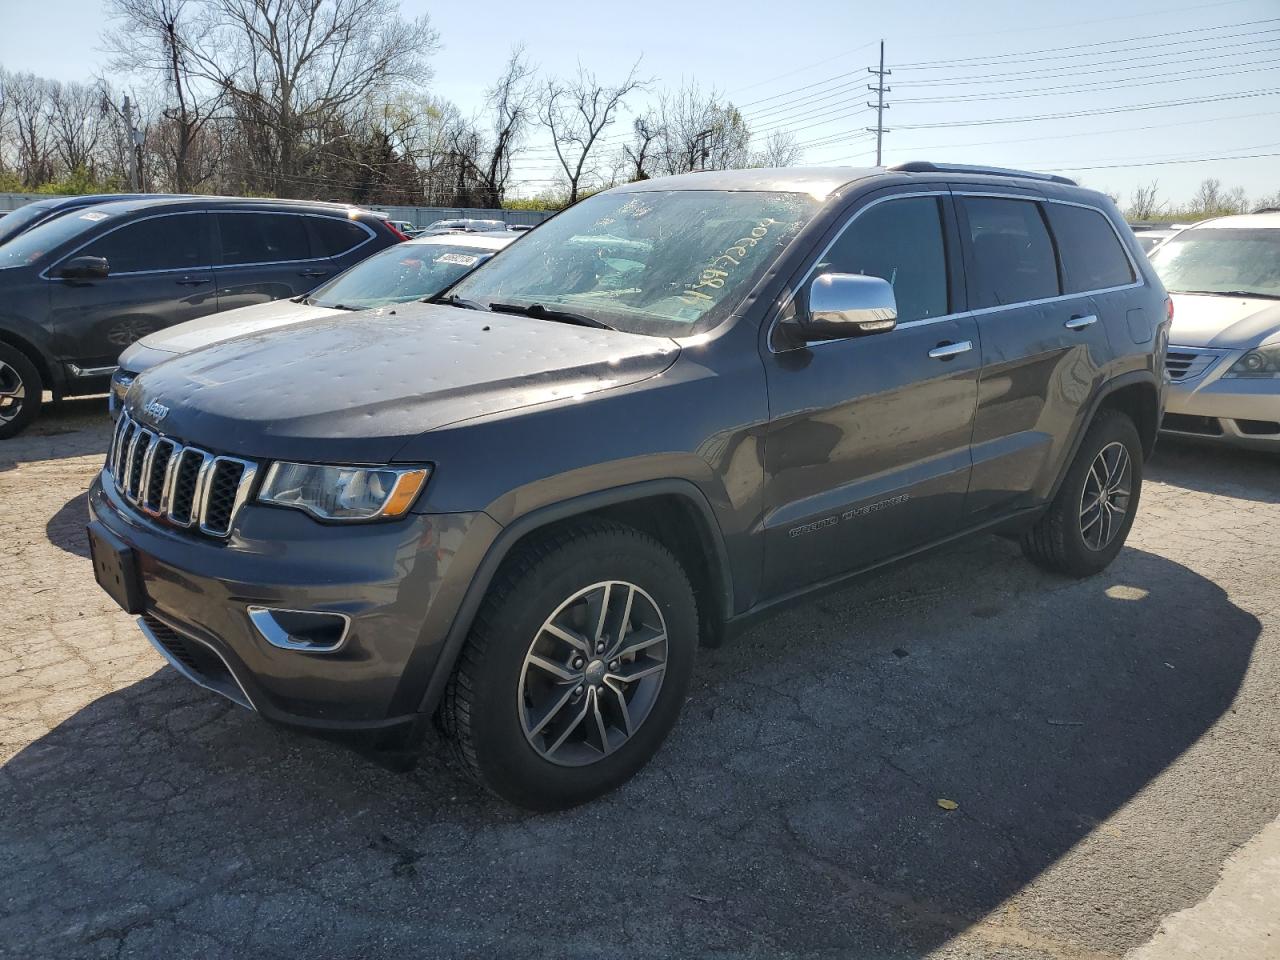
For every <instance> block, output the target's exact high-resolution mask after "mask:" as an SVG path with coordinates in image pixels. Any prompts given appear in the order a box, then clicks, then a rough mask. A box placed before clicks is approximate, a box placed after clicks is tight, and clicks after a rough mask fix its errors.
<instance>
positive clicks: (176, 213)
mask: <svg viewBox="0 0 1280 960" xmlns="http://www.w3.org/2000/svg"><path fill="white" fill-rule="evenodd" d="M204 212H205V211H203V210H162V211H160V212H159V213H153V214H150V215H148V216H145V217H138V218H137V219H136V220H125V221H123V222H122V223H117V224H115V225H114V226H113V227H112V228H111V229H110V230H104V231H103V232H102V233H100V234H98V235H97V236H96V237H94V238H93V239H92V240H86V241H85V242H84V243H82V244H80V246H78V247H76V248H75V249H74V250H72V251H70V252H68V253H67V254H65V255H64V256H62V257H59V258H58V260H56V261H55V262H54V263H51V264H49V266H47V267H45V268H44V269H43V270H41V271H40V274H39V276H40V279H41V280H53V281H61V280H62V278H61V277H51V276H49V271H50V270H53V269H54V268H55V267H60V266H62V265H63V264H64V263H66V262H67V261H68V260H70V259H71V258H72V257H74V256H75V255H76V254H77V253H79V252H80V251H81V250H83V249H84V248H85V247H87V246H89V245H90V244H91V243H97V242H98V241H99V240H101V239H102V238H103V237H109V236H111V234H113V233H115V232H116V231H117V230H123V229H124V228H125V227H132V226H133V225H134V224H137V223H144V222H146V221H147V220H159V219H160V218H161V217H191V216H198V215H201V214H203V213H204ZM109 263H110V262H109V261H108V265H109ZM212 269H213V265H212V264H204V265H201V264H196V265H193V266H189V267H161V268H159V269H156V270H124V271H121V272H119V273H109V274H107V276H106V277H105V279H107V280H110V279H111V278H112V277H142V276H147V275H148V274H156V273H187V272H190V271H192V270H212Z"/></svg>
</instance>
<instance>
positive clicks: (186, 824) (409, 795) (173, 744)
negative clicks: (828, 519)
mask: <svg viewBox="0 0 1280 960" xmlns="http://www.w3.org/2000/svg"><path fill="white" fill-rule="evenodd" d="M1016 553H1017V551H1016V548H1015V547H1013V546H1012V545H1010V544H1008V543H1006V542H1004V541H1000V540H995V539H990V538H987V539H982V540H977V541H973V542H970V543H967V544H963V545H960V546H958V547H956V548H953V549H951V550H949V551H945V552H942V553H939V554H937V555H935V556H933V557H930V558H928V559H926V560H923V561H921V562H919V563H917V564H914V565H912V566H911V567H909V568H903V569H901V570H897V571H892V572H890V573H887V574H884V575H881V576H879V577H876V578H873V579H870V580H867V581H864V582H862V583H860V584H857V585H855V586H853V587H850V588H847V589H845V590H842V591H839V592H837V593H833V594H828V595H826V596H824V597H823V598H821V599H819V600H817V601H814V602H812V603H809V604H805V605H801V606H797V607H795V608H793V609H791V610H788V611H785V612H784V613H781V614H779V615H777V616H776V617H774V618H772V619H771V620H769V621H767V622H765V623H762V624H760V625H758V626H757V627H755V628H753V629H752V630H750V631H749V632H747V633H746V634H744V635H743V636H741V637H739V638H737V639H736V640H734V641H731V642H730V643H729V644H727V645H726V646H725V647H723V648H721V649H717V650H706V651H703V656H702V659H701V662H700V665H699V668H698V670H697V675H696V678H695V682H694V687H693V689H692V691H691V698H690V701H689V704H688V706H687V708H686V710H685V712H684V715H683V718H682V720H681V722H680V723H679V725H678V726H677V729H676V731H675V733H674V734H673V736H672V738H671V740H670V741H669V742H668V744H667V745H666V746H665V747H664V749H663V750H662V751H661V752H660V753H659V755H658V756H657V758H656V759H655V760H654V762H653V763H652V764H651V765H650V766H649V767H648V768H647V769H646V770H645V771H644V772H642V773H641V774H640V776H639V777H637V778H636V779H635V780H634V781H633V782H632V783H630V784H628V785H626V786H625V787H624V788H622V789H621V790H619V791H618V792H617V793H615V794H613V795H611V796H609V797H607V798H604V799H602V800H600V801H598V802H596V803H594V804H590V805H587V806H584V807H581V808H578V809H576V810H572V811H568V812H565V813H562V814H556V815H542V816H537V815H530V814H525V813H522V812H520V811H516V810H514V809H512V808H509V807H507V806H505V805H504V804H502V803H500V802H498V801H496V800H493V799H491V798H489V797H487V796H485V795H483V794H481V793H480V792H478V791H477V790H476V789H475V788H474V787H472V786H470V785H469V784H467V783H464V782H463V781H461V780H459V779H458V778H456V777H455V776H454V774H453V773H451V772H450V771H449V769H448V768H447V767H446V766H445V765H444V764H443V762H442V761H441V760H440V759H439V758H440V756H441V754H442V753H443V751H442V750H441V749H440V746H441V745H440V744H439V743H436V742H431V743H429V744H428V745H427V749H426V751H425V755H424V760H423V762H422V764H421V765H420V766H419V768H418V769H417V770H415V771H414V772H412V773H410V774H395V773H392V772H389V771H388V770H385V769H383V768H381V767H379V766H377V765H374V764H371V763H368V762H366V761H364V760H363V759H361V758H360V757H358V756H357V755H355V754H354V753H352V752H351V751H349V750H347V749H344V748H342V747H340V746H338V745H335V744H332V743H329V742H325V741H321V740H317V739H314V738H310V737H307V736H304V735H300V734H297V733H294V732H292V731H289V730H284V729H281V728H278V727H274V726H272V725H270V724H268V723H266V722H263V721H261V720H260V719H258V718H257V717H255V716H254V715H253V714H250V713H248V712H246V711H243V710H241V709H239V708H237V707H234V706H232V705H230V704H229V703H227V702H226V701H223V700H221V699H220V698H218V697H217V696H215V695H213V694H211V693H208V692H207V691H204V690H202V689H199V688H196V687H193V686H191V685H190V684H188V683H187V682H186V681H184V680H182V679H181V678H180V677H178V676H177V674H175V673H174V672H173V671H172V670H170V669H168V668H164V669H162V670H160V671H159V672H157V673H156V674H154V675H153V676H151V677H149V678H147V679H145V680H143V681H141V682H138V683H135V684H133V685H132V686H129V687H126V688H123V689H120V690H118V691H116V692H114V693H112V694H109V695H107V696H104V697H102V698H100V699H98V700H96V701H95V702H93V703H91V704H90V705H88V706H87V707H85V708H84V709H82V710H80V711H79V712H78V713H76V714H74V715H73V716H71V717H70V718H69V719H67V720H66V721H65V722H63V723H61V724H59V725H58V726H57V727H56V728H54V729H53V730H52V731H51V732H49V733H48V734H47V735H45V736H43V737H40V738H39V739H37V740H36V741H35V742H33V743H31V744H30V745H29V746H27V747H26V748H25V749H22V750H21V751H20V752H18V753H17V754H16V755H14V756H13V757H12V758H11V759H10V760H9V761H8V763H7V764H6V765H5V766H4V767H3V769H0V809H2V810H3V811H4V816H3V818H2V819H0V851H3V859H4V861H5V868H4V874H5V879H4V880H3V881H2V882H3V885H4V887H5V890H4V896H3V898H0V943H4V944H6V945H7V946H8V947H9V948H11V949H15V950H16V951H17V953H16V954H15V955H21V956H53V955H76V956H81V955H94V956H96V955H99V954H101V955H117V953H116V951H119V954H118V955H129V956H151V955H157V956H171V955H173V954H172V945H173V944H174V943H175V942H178V941H179V939H180V941H181V942H182V943H183V950H184V952H185V954H186V955H190V956H201V957H219V956H227V957H231V956H239V957H243V956H255V957H270V956H300V955H310V956H361V957H366V958H371V957H381V956H399V955H414V956H418V955H430V956H463V955H465V956H476V957H486V958H489V957H520V958H537V957H575V956H582V957H598V956H603V955H605V954H608V955H610V956H613V957H633V956H634V957H641V956H645V957H648V956H682V957H693V956H699V957H701V956H706V955H709V954H716V955H721V956H734V957H739V956H759V957H768V958H776V957H784V956H805V955H813V954H819V953H822V954H823V955H827V956H835V955H837V954H838V955H840V956H856V957H860V958H864V957H865V958H869V957H876V958H879V957H908V956H919V955H922V954H924V953H926V952H928V951H929V950H931V949H934V948H936V947H939V946H940V945H942V944H945V943H946V942H948V941H949V940H951V939H952V938H954V937H956V936H958V935H961V934H964V935H966V936H973V935H975V931H977V932H978V934H979V935H981V936H984V937H989V938H990V939H989V941H988V942H989V943H990V944H991V945H999V944H1002V945H1004V946H1007V947H1011V948H1012V947H1015V946H1016V947H1020V948H1025V949H1026V950H1027V952H1026V953H1025V954H1024V953H1018V954H1017V955H1018V956H1024V955H1025V956H1041V955H1049V954H1050V953H1053V955H1058V953H1057V950H1058V948H1059V947H1060V946H1061V942H1060V941H1059V940H1054V939H1052V938H1051V937H1050V934H1048V933H1045V932H1044V931H1043V930H1041V929H1040V928H1039V927H1038V926H1037V925H1036V923H1035V922H1034V921H1033V920H1031V919H1027V918H1026V916H1025V914H1026V913H1027V912H1030V913H1032V914H1034V912H1035V911H1034V909H1032V908H1026V909H1024V915H1023V919H1022V920H1019V919H1018V915H1016V914H1015V913H1013V912H1012V910H1011V908H1005V907H1002V905H1004V904H1006V902H1007V901H1008V900H1009V899H1010V898H1011V897H1015V896H1016V895H1018V894H1019V893H1020V892H1021V891H1024V890H1025V889H1026V888H1027V887H1028V885H1030V884H1032V883H1033V882H1034V883H1035V884H1036V885H1037V886H1036V889H1037V891H1039V892H1038V894H1037V896H1038V897H1039V898H1040V900H1037V901H1036V902H1042V901H1044V902H1048V903H1050V904H1051V907H1048V908H1046V909H1049V910H1051V911H1054V916H1055V917H1057V921H1056V922H1057V923H1058V924H1059V927H1058V931H1059V932H1058V933H1056V934H1055V936H1065V937H1067V938H1068V939H1070V940H1071V941H1072V942H1073V943H1077V944H1078V943H1079V941H1080V938H1082V937H1083V938H1086V939H1087V937H1088V936H1089V935H1090V932H1091V931H1092V930H1094V929H1095V927H1096V925H1098V924H1103V925H1105V924H1106V923H1108V922H1111V918H1112V915H1113V914H1114V915H1115V917H1116V918H1120V919H1115V921H1114V922H1116V923H1119V924H1121V926H1120V928H1119V929H1121V931H1122V932H1124V936H1127V937H1130V938H1131V939H1132V937H1138V938H1139V939H1144V938H1145V937H1146V936H1147V935H1149V934H1150V933H1151V932H1152V930H1151V926H1150V922H1149V921H1147V920H1146V919H1145V914H1142V913H1141V912H1138V916H1137V920H1134V919H1133V918H1132V917H1131V916H1130V917H1129V922H1130V923H1132V924H1134V926H1133V927H1132V928H1130V927H1125V926H1123V922H1122V921H1123V917H1124V916H1127V914H1126V909H1127V907H1126V904H1124V903H1121V902H1117V901H1118V900H1122V899H1123V898H1124V897H1125V896H1126V894H1127V892H1128V891H1131V890H1132V889H1134V886H1135V884H1137V885H1140V886H1142V887H1143V888H1144V897H1145V898H1146V901H1144V908H1145V907H1149V906H1150V900H1151V899H1152V898H1154V899H1157V900H1158V899H1159V898H1160V897H1162V896H1165V895H1168V896H1174V894H1172V893H1168V891H1167V890H1166V887H1165V886H1162V885H1161V884H1160V883H1158V882H1155V880H1156V878H1158V877H1159V876H1160V871H1162V870H1164V869H1166V866H1167V865H1168V864H1169V863H1171V862H1177V861H1179V860H1180V859H1186V857H1187V854H1186V850H1187V849H1188V847H1189V846H1190V844H1191V843H1192V841H1193V838H1195V840H1196V842H1203V835H1204V834H1205V833H1206V832H1207V833H1209V834H1212V835H1215V836H1216V835H1217V834H1222V844H1223V845H1224V846H1225V848H1228V849H1229V845H1230V843H1231V842H1236V839H1235V838H1236V835H1237V834H1240V835H1241V836H1248V835H1250V832H1251V831H1252V829H1254V828H1255V827H1254V826H1253V824H1254V822H1255V821H1260V822H1266V820H1267V819H1269V818H1270V816H1273V815H1274V813H1275V811H1274V810H1267V809H1254V808H1248V807H1243V808H1242V807H1241V802H1240V801H1238V800H1237V799H1235V798H1236V797H1237V795H1239V794H1240V793H1241V791H1232V790H1229V789H1228V790H1215V789H1212V788H1211V787H1206V788H1202V789H1199V790H1192V791H1190V793H1189V794H1188V798H1187V799H1186V800H1185V801H1184V802H1183V804H1182V806H1181V808H1180V809H1179V810H1178V815H1177V816H1175V817H1170V818H1168V819H1167V821H1166V822H1161V823H1160V825H1159V827H1160V829H1159V830H1153V831H1150V832H1148V833H1146V834H1144V835H1142V836H1141V838H1140V839H1138V838H1135V837H1133V836H1129V835H1127V834H1124V833H1123V832H1121V831H1118V830H1116V829H1111V828H1109V821H1110V820H1111V819H1112V818H1114V817H1115V816H1116V815H1117V814H1118V812H1119V811H1121V810H1122V808H1124V807H1125V806H1126V805H1127V804H1130V803H1131V802H1135V801H1136V802H1141V798H1142V795H1143V794H1144V791H1147V789H1148V788H1149V787H1151V786H1152V784H1153V781H1155V780H1156V779H1157V778H1160V777H1161V776H1162V774H1165V773H1166V771H1168V770H1169V769H1170V767H1171V765H1172V764H1174V763H1175V761H1178V760H1179V758H1180V757H1182V756H1183V755H1184V754H1185V753H1186V752H1187V751H1188V750H1190V749H1192V748H1193V747H1194V746H1195V745H1196V744H1197V742H1198V741H1200V740H1201V738H1203V737H1205V735H1206V733H1208V732H1209V731H1210V730H1211V729H1212V728H1214V726H1215V724H1217V723H1219V721H1220V719H1221V718H1223V717H1224V716H1226V715H1228V713H1229V712H1231V711H1232V710H1233V706H1232V705H1233V698H1234V697H1235V696H1236V693H1237V690H1238V689H1239V687H1240V685H1241V682H1242V678H1243V677H1244V675H1245V672H1246V670H1247V669H1248V667H1249V663H1250V657H1251V654H1252V652H1253V649H1254V645H1255V641H1256V639H1257V637H1258V635H1259V630H1260V625H1259V621H1258V620H1257V619H1255V618H1254V617H1253V616H1251V615H1250V614H1248V613H1246V612H1244V611H1242V610H1240V609H1239V608H1237V607H1236V606H1235V605H1233V604H1232V602H1231V601H1230V600H1229V598H1228V597H1227V595H1226V594H1225V593H1224V592H1223V590H1222V589H1220V588H1219V587H1218V586H1217V585H1215V584H1214V583H1212V582H1211V581H1209V580H1207V579H1205V578H1204V577H1202V576H1200V575H1198V574H1197V573H1195V572H1193V571H1192V570H1190V569H1188V568H1187V567H1184V566H1181V565H1179V564H1176V563H1173V562H1170V561H1169V560H1167V559H1164V558H1162V557H1160V556H1157V555H1154V554H1150V553H1145V552H1143V551H1141V550H1136V549H1127V550H1125V551H1124V552H1123V553H1122V554H1121V557H1120V558H1119V559H1118V560H1117V562H1116V563H1115V564H1114V565H1113V567H1112V568H1111V569H1110V570H1109V571H1108V572H1107V573H1105V574H1103V575H1100V576H1098V577H1094V578H1092V579H1089V580H1086V581H1080V582H1075V581H1064V580H1060V579H1055V578H1052V577H1049V576H1047V575H1044V574H1042V573H1040V572H1038V571H1036V570H1035V569H1034V568H1032V567H1031V566H1029V565H1027V564H1024V563H1023V562H1022V561H1021V560H1020V559H1019V558H1018V557H1017V555H1016ZM141 642H142V640H141V638H139V643H141ZM1186 762H1188V763H1191V762H1193V761H1186ZM1205 775H1206V776H1208V777H1210V779H1209V780H1208V781H1207V782H1208V783H1212V782H1213V778H1214V777H1215V776H1216V774H1215V773H1214V771H1207V772H1206V773H1205ZM1221 776H1223V777H1225V776H1226V774H1225V773H1223V774H1221ZM1166 779H1167V778H1166ZM939 799H946V800H950V801H954V802H955V803H956V804H958V808H957V809H955V810H952V811H947V810H945V809H943V808H942V807H940V806H939V805H938V803H937V801H938V800H939ZM1069 853H1070V854H1072V856H1071V857H1070V859H1071V861H1072V864H1074V865H1073V866H1068V865H1064V863H1063V861H1064V858H1067V855H1068V854H1069ZM1225 855H1226V854H1225V853H1223V856H1225ZM1077 861H1082V862H1083V866H1081V865H1079V864H1078V863H1077ZM1216 862H1218V861H1214V863H1210V864H1208V865H1206V870H1205V871H1204V876H1203V880H1201V879H1200V877H1199V875H1194V874H1193V876H1192V877H1190V878H1189V877H1187V876H1182V877H1180V879H1179V881H1178V883H1177V884H1174V885H1173V886H1174V887H1175V888H1176V890H1175V891H1174V893H1176V897H1177V898H1182V899H1178V900H1177V904H1178V905H1185V903H1184V902H1183V901H1184V900H1185V899H1186V898H1191V899H1192V900H1194V899H1195V898H1196V897H1197V896H1202V895H1203V894H1204V893H1205V892H1206V891H1207V889H1208V887H1209V886H1211V885H1212V879H1213V877H1214V876H1216V866H1215V864H1216ZM1147 874H1150V876H1151V877H1152V882H1151V883H1147V882H1146V881H1144V880H1141V879H1139V880H1136V881H1135V879H1134V878H1135V876H1137V877H1139V878H1141V877H1144V876H1146V875H1147ZM1201 885H1202V886H1203V889H1201ZM1148 888H1149V889H1148ZM1152 891H1155V892H1152ZM1045 898H1047V901H1046V900H1045ZM1032 907H1034V904H1032ZM1064 913H1065V914H1066V916H1067V919H1066V920H1063V919H1062V916H1063V914H1064ZM1157 915H1158V914H1157ZM1144 924H1146V925H1144ZM1062 930H1066V931H1067V933H1065V934H1063V933H1061V931H1062ZM1117 936H1119V935H1117ZM1121 939H1122V940H1123V939H1124V937H1123V936H1122V937H1121ZM1128 942H1129V941H1128V940H1125V942H1124V943H1118V944H1114V946H1115V947H1116V948H1117V952H1118V951H1119V947H1121V946H1123V945H1125V944H1127V943H1128ZM1111 946H1113V945H1112V944H1109V945H1108V947H1109V948H1110V947H1111ZM1041 947H1043V948H1044V949H1043V952H1040V948H1041ZM1051 947H1052V949H1050V948H1051ZM1073 955H1074V954H1073Z"/></svg>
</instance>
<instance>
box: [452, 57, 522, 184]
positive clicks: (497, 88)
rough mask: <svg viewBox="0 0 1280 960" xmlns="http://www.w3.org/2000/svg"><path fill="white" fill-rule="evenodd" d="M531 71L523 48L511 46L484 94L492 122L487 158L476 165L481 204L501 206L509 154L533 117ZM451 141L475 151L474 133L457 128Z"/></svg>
mask: <svg viewBox="0 0 1280 960" xmlns="http://www.w3.org/2000/svg"><path fill="white" fill-rule="evenodd" d="M534 72H535V70H534V67H533V66H532V65H531V64H530V63H529V61H528V58H526V57H525V53H524V47H523V46H522V45H518V46H516V47H513V48H512V50H511V54H510V56H509V57H508V58H507V66H506V69H505V70H504V71H503V73H502V76H500V77H499V78H498V80H497V82H496V83H495V84H494V85H493V86H492V87H490V88H489V89H488V91H486V93H485V101H486V103H487V104H488V106H489V110H490V113H491V117H492V124H493V140H492V141H491V143H490V145H489V149H488V150H487V154H488V156H487V159H486V160H485V162H484V163H483V166H480V165H479V164H477V172H478V173H479V174H480V178H481V180H482V182H483V185H484V192H485V197H484V204H485V206H489V207H499V206H501V205H502V198H503V195H504V194H505V193H506V188H507V181H508V180H509V179H510V178H511V156H512V154H513V153H514V152H515V150H516V148H517V147H519V146H520V144H521V143H522V141H523V140H524V136H525V134H526V133H527V132H528V129H529V123H530V121H532V119H533V116H534V112H533V76H534ZM455 140H456V142H457V144H458V145H459V146H462V145H464V144H466V145H470V146H474V147H475V148H477V153H478V148H479V145H480V140H479V134H478V132H476V131H464V130H458V131H456V134H455ZM466 155H467V154H466V153H461V154H460V156H466Z"/></svg>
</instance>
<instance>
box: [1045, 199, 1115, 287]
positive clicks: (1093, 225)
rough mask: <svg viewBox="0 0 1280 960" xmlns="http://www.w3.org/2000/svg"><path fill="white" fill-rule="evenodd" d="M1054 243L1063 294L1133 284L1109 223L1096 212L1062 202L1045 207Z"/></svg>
mask: <svg viewBox="0 0 1280 960" xmlns="http://www.w3.org/2000/svg"><path fill="white" fill-rule="evenodd" d="M1045 211H1046V212H1047V213H1048V215H1049V226H1051V227H1053V236H1054V239H1056V240H1057V241H1058V254H1059V255H1060V256H1061V257H1062V269H1063V273H1064V274H1065V276H1064V277H1063V280H1064V281H1065V282H1066V287H1067V293H1083V292H1084V291H1086V290H1105V289H1106V288H1107V287H1120V286H1124V285H1125V284H1126V283H1133V268H1132V267H1131V266H1130V265H1129V258H1128V256H1126V255H1125V252H1124V247H1122V246H1121V245H1120V238H1119V237H1117V236H1116V232H1115V230H1113V229H1112V228H1111V221H1109V220H1108V219H1107V218H1106V217H1104V216H1103V215H1102V214H1101V213H1099V212H1098V211H1097V210H1090V209H1088V208H1087V207H1072V206H1067V205H1066V204H1063V203H1050V204H1047V205H1046V206H1045Z"/></svg>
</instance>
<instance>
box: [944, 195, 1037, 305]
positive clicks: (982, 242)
mask: <svg viewBox="0 0 1280 960" xmlns="http://www.w3.org/2000/svg"><path fill="white" fill-rule="evenodd" d="M959 199H960V202H961V204H962V205H963V207H964V210H965V212H966V214H967V215H968V220H969V247H970V250H971V251H972V260H973V272H974V275H973V276H971V277H969V300H970V305H971V306H972V307H973V308H975V309H978V308H982V307H1000V306H1004V305H1006V304H1011V303H1022V302H1023V301H1026V300H1042V299H1044V298H1046V297H1056V296H1058V295H1059V294H1060V293H1061V292H1062V291H1061V289H1059V286H1058V261H1057V258H1056V257H1055V256H1054V253H1053V241H1052V240H1050V239H1049V231H1048V229H1047V228H1046V227H1045V225H1044V219H1043V218H1042V217H1041V216H1040V207H1039V205H1038V204H1037V203H1035V202H1034V201H1032V200H1005V199H999V198H995V197H961V198H959Z"/></svg>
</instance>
